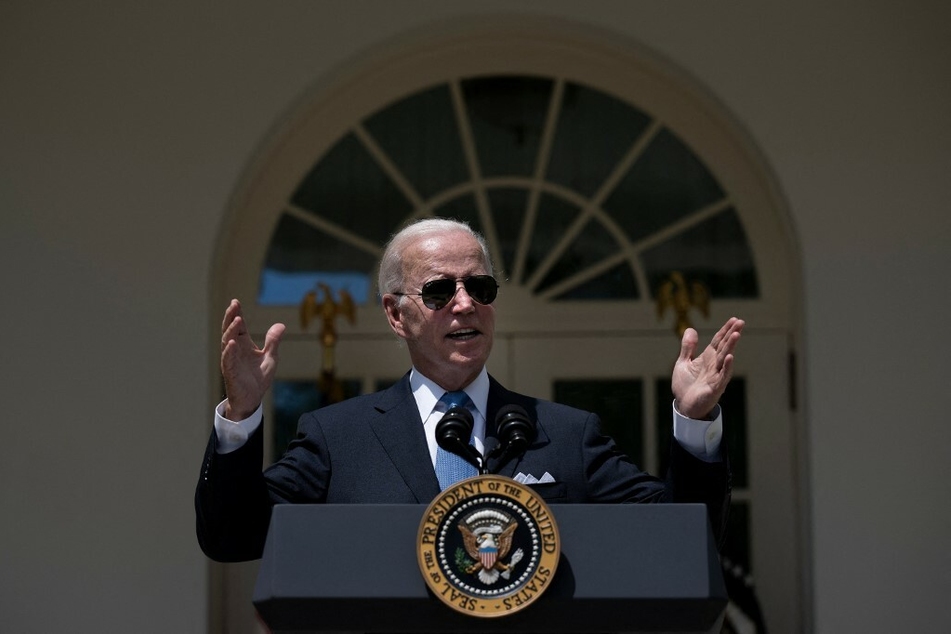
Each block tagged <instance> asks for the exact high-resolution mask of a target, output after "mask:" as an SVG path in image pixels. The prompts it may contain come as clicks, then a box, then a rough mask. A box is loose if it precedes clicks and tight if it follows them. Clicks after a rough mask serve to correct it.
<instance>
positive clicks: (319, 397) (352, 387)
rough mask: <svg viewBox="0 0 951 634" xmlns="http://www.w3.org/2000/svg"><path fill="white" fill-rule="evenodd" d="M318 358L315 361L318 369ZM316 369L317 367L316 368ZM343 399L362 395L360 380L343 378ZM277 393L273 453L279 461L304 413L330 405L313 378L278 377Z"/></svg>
mask: <svg viewBox="0 0 951 634" xmlns="http://www.w3.org/2000/svg"><path fill="white" fill-rule="evenodd" d="M319 363H320V360H319V359H315V360H314V367H315V368H316V367H317V366H318V365H319ZM315 372H316V370H315ZM341 384H342V386H343V394H344V398H351V397H353V396H357V395H358V394H360V381H358V380H354V379H345V380H341ZM272 393H273V395H274V414H273V418H274V426H273V433H274V455H273V456H272V460H275V461H276V460H279V459H280V457H281V456H283V455H284V451H285V450H286V449H287V445H288V443H290V442H291V441H292V440H293V439H294V438H295V437H296V436H297V421H298V419H299V418H300V417H301V414H304V413H305V412H309V411H312V410H315V409H317V408H320V407H323V406H324V405H328V404H329V403H327V402H326V398H325V397H324V395H323V394H322V393H321V391H320V389H319V388H318V387H317V381H316V379H315V380H313V381H282V380H276V381H274V384H273V386H272Z"/></svg>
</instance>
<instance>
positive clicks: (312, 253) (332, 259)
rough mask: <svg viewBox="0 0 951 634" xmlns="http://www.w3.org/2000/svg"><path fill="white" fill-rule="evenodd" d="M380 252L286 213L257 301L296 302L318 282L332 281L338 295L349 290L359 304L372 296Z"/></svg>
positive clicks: (262, 278) (284, 303) (280, 225)
mask: <svg viewBox="0 0 951 634" xmlns="http://www.w3.org/2000/svg"><path fill="white" fill-rule="evenodd" d="M375 267H376V256H374V255H371V254H370V253H367V252H366V251H363V250H361V249H357V248H354V247H352V246H350V245H348V244H345V243H343V242H340V241H339V240H337V239H336V238H332V237H331V236H328V235H327V234H326V233H324V232H322V231H320V230H318V229H316V228H314V227H312V226H310V225H309V224H307V223H305V222H302V221H301V220H299V219H297V218H295V217H293V216H289V215H287V214H285V215H284V216H283V217H281V221H280V222H279V223H278V225H277V228H276V229H275V230H274V234H273V236H272V237H271V245H270V248H269V249H268V253H267V258H266V260H265V265H264V270H263V271H261V278H260V285H259V287H258V302H259V303H260V304H264V305H271V306H281V305H283V306H296V305H298V304H300V302H301V300H303V299H304V294H305V293H307V292H308V291H311V290H314V289H315V288H316V286H317V283H318V282H320V283H324V284H327V286H329V287H330V288H331V289H332V290H333V291H334V295H335V296H336V295H337V293H338V292H339V291H340V290H341V289H345V290H346V291H347V292H348V293H350V295H351V296H352V297H353V299H354V302H356V303H357V304H365V303H366V302H368V301H369V300H370V297H369V295H370V286H371V280H370V276H371V275H372V274H373V272H374V270H375Z"/></svg>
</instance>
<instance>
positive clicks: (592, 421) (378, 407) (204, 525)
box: [195, 219, 744, 561]
mask: <svg viewBox="0 0 951 634" xmlns="http://www.w3.org/2000/svg"><path fill="white" fill-rule="evenodd" d="M379 289H380V292H381V294H382V298H383V310H384V313H385V314H386V318H387V320H388V322H389V324H390V328H392V330H393V332H394V333H396V335H397V336H398V337H400V338H401V339H402V340H404V341H405V342H406V347H407V349H408V350H409V356H410V360H411V361H412V369H411V370H410V371H409V372H408V373H407V374H406V376H404V377H403V379H402V380H400V381H399V382H398V383H397V384H396V385H394V386H393V387H391V388H389V389H386V390H383V391H381V392H377V393H375V394H369V395H365V396H360V397H357V398H353V399H350V400H347V401H344V402H342V403H338V404H336V405H332V406H329V407H326V408H323V409H320V410H317V411H314V412H309V413H307V414H304V415H303V416H302V417H301V419H300V423H299V427H298V434H297V438H296V439H295V440H294V441H293V442H291V444H290V445H289V446H288V448H287V451H286V453H285V454H284V456H283V457H282V458H281V459H280V460H279V461H278V462H277V463H275V464H274V465H272V466H271V467H269V468H267V469H266V470H265V471H264V472H263V473H262V472H261V469H260V465H261V461H262V451H263V441H262V432H261V426H262V415H261V401H262V399H263V397H264V394H265V392H266V391H267V390H268V388H269V387H270V385H271V381H272V379H273V377H274V372H275V368H276V366H277V359H278V346H279V343H280V340H281V336H282V335H283V332H284V326H283V325H281V324H275V325H274V326H272V327H271V328H270V330H268V332H267V335H266V336H265V342H264V348H263V349H260V348H258V347H257V346H256V345H255V344H254V343H253V342H252V341H251V339H250V336H249V334H248V331H247V327H246V325H245V322H244V319H243V318H242V315H241V306H240V304H239V303H238V301H237V300H233V301H232V302H231V304H230V305H229V306H228V308H227V310H226V311H225V316H224V321H223V322H222V337H221V371H222V375H223V377H224V381H225V391H226V394H227V398H226V399H225V401H223V402H222V403H221V404H220V405H219V406H218V409H217V412H216V419H215V430H214V432H213V433H212V436H211V440H210V442H209V444H208V448H207V451H206V454H205V460H204V465H203V468H202V473H201V477H200V479H199V483H198V488H197V492H196V497H195V505H196V512H197V523H198V539H199V543H200V544H201V547H202V549H203V550H204V552H205V553H206V554H207V555H208V556H209V557H211V558H213V559H216V560H219V561H240V560H245V559H254V558H257V557H260V556H261V552H262V549H263V546H264V540H265V537H266V534H267V528H268V523H269V519H270V511H271V507H272V506H273V505H274V504H283V503H320V502H328V503H338V504H339V503H406V504H425V503H429V502H430V501H431V500H432V499H433V498H434V497H435V496H436V495H437V494H438V493H439V491H440V490H441V484H440V479H439V478H438V477H437V471H439V470H440V467H439V462H440V460H441V458H440V457H439V452H440V451H442V450H441V449H438V448H437V442H436V439H435V431H434V430H435V426H436V423H437V422H438V421H439V419H440V418H441V417H442V416H443V414H444V412H445V411H446V408H447V405H446V403H445V401H446V399H445V398H444V397H445V396H446V395H447V394H448V393H455V394H458V393H460V392H464V393H465V396H464V397H463V398H464V400H465V403H466V406H467V407H468V408H469V409H470V410H471V411H472V413H473V417H474V421H475V425H474V429H473V438H472V443H473V444H474V445H475V446H476V448H477V449H480V450H482V449H483V448H484V446H485V444H486V443H487V442H488V440H489V439H495V438H496V433H497V430H496V429H495V417H496V413H497V412H498V411H499V409H501V408H502V407H503V406H506V405H513V404H514V405H519V406H521V407H523V408H524V409H525V411H526V412H528V414H529V416H530V417H531V418H532V419H533V420H535V421H537V437H536V438H535V439H534V441H533V442H532V444H531V445H530V446H529V447H528V448H527V450H526V451H525V452H524V453H522V454H521V455H516V456H508V455H507V456H503V460H504V462H503V461H500V460H496V461H495V463H493V462H491V461H490V463H489V467H490V469H491V471H492V472H493V473H500V474H503V475H509V476H512V475H514V474H515V473H516V472H517V471H520V472H523V473H532V474H545V473H547V474H549V475H550V478H546V479H548V480H550V481H546V482H540V483H537V484H533V485H532V486H534V487H535V489H536V490H537V491H538V493H539V494H540V495H541V496H542V497H544V498H545V499H546V500H547V501H549V502H555V503H559V502H567V503H598V502H610V503H621V502H703V503H705V504H706V505H707V507H708V509H709V512H710V517H711V521H712V523H713V527H714V531H715V532H717V533H718V535H719V534H722V529H723V523H724V521H725V517H726V507H727V505H728V503H729V471H728V466H727V463H726V460H725V456H722V455H721V451H720V448H719V445H720V435H721V434H720V429H721V422H720V412H719V407H718V405H717V402H718V400H719V398H720V396H721V395H722V394H723V391H724V389H725V388H726V385H727V383H728V381H729V379H730V376H731V374H732V368H733V350H734V348H735V346H736V344H737V342H738V341H739V339H740V334H741V332H742V330H743V325H744V324H743V321H742V320H739V319H735V318H733V319H730V320H729V321H727V323H726V324H725V325H724V326H723V327H722V328H721V329H720V330H719V332H717V334H716V335H715V336H714V337H713V340H712V341H711V343H710V345H709V346H707V348H706V349H705V350H704V351H703V352H702V353H701V354H700V355H699V356H695V352H696V348H697V333H696V331H694V330H692V329H689V330H687V332H686V333H685V334H684V337H683V342H682V346H681V351H680V356H679V357H678V359H677V362H676V365H675V367H674V372H673V382H672V385H673V392H674V399H675V400H674V437H675V438H676V439H677V442H674V443H671V445H672V455H671V468H670V472H669V473H668V475H667V479H666V480H660V479H658V478H655V477H653V476H650V475H648V474H646V473H644V472H643V471H641V470H640V469H638V468H637V466H635V465H634V464H633V463H631V462H630V460H629V459H628V458H627V457H626V456H624V455H623V454H621V453H619V452H618V451H617V450H616V448H615V445H614V442H613V441H612V440H611V439H610V438H607V437H604V436H602V435H601V434H600V431H599V420H598V417H597V416H596V415H595V414H591V413H588V412H583V411H580V410H577V409H574V408H570V407H567V406H564V405H559V404H556V403H551V402H548V401H544V400H540V399H535V398H532V397H529V396H525V395H521V394H516V393H514V392H510V391H509V390H507V389H505V388H504V387H503V386H501V385H500V384H499V383H498V382H496V381H495V380H494V379H493V378H492V377H490V376H489V375H488V374H487V372H486V369H485V364H486V361H487V360H488V358H489V353H490V352H491V351H492V342H493V337H494V333H495V307H494V306H493V304H492V302H493V301H494V300H495V298H496V294H497V289H498V285H497V283H496V281H495V279H494V278H493V277H492V266H491V263H490V259H489V255H488V250H487V248H486V245H485V242H484V240H483V239H482V237H481V236H479V235H478V234H477V233H475V232H473V231H472V230H471V229H470V228H469V227H468V226H467V225H465V224H462V223H459V222H455V221H451V220H443V219H429V220H423V221H419V222H417V223H415V224H411V225H409V226H408V227H406V228H405V229H403V230H402V231H401V232H399V233H398V234H396V235H395V236H394V237H393V238H392V240H391V241H390V243H389V244H388V245H387V248H386V251H385V253H384V255H383V259H382V261H381V264H380V277H379ZM444 485H445V483H443V486H444Z"/></svg>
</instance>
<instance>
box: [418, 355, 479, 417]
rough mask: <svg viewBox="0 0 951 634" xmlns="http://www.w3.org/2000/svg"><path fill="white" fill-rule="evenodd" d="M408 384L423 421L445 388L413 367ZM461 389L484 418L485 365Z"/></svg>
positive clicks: (434, 406) (444, 391) (430, 412)
mask: <svg viewBox="0 0 951 634" xmlns="http://www.w3.org/2000/svg"><path fill="white" fill-rule="evenodd" d="M409 385H410V389H411V390H412V391H413V398H415V399H416V406H417V407H418V408H419V415H420V418H422V419H423V420H424V421H425V420H426V419H427V418H428V417H429V415H430V414H432V413H433V410H434V409H435V408H436V403H438V402H439V399H441V398H442V395H443V394H445V393H446V390H444V389H443V388H441V387H439V385H437V384H436V382H435V381H433V380H432V379H430V378H429V377H426V376H423V373H422V372H420V371H419V370H417V369H416V368H415V367H414V368H413V369H412V370H411V371H410V373H409ZM463 391H465V393H466V395H467V396H468V397H469V399H470V400H471V401H472V404H473V405H474V406H475V408H476V410H478V412H479V413H480V414H481V415H482V419H483V420H485V412H486V408H487V406H488V402H489V373H488V371H487V370H486V369H485V367H483V368H482V371H481V372H479V376H477V377H476V378H475V380H474V381H473V382H472V383H470V384H469V385H467V386H465V387H464V388H463Z"/></svg>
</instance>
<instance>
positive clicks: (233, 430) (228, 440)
mask: <svg viewBox="0 0 951 634" xmlns="http://www.w3.org/2000/svg"><path fill="white" fill-rule="evenodd" d="M227 400H228V399H225V400H224V401H221V402H220V403H218V407H216V408H215V435H216V436H217V437H218V445H217V446H216V447H215V452H216V453H231V452H232V451H236V450H238V449H240V448H241V447H243V446H244V444H245V443H246V442H248V437H249V436H250V435H251V434H253V433H254V430H256V429H257V428H258V427H259V426H260V425H261V421H262V420H263V419H264V414H263V411H264V406H263V404H262V405H258V408H257V409H256V410H254V413H253V414H251V415H250V416H248V417H247V418H245V419H244V420H239V421H233V420H228V419H227V418H225V417H224V410H225V402H227Z"/></svg>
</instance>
